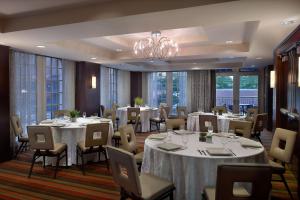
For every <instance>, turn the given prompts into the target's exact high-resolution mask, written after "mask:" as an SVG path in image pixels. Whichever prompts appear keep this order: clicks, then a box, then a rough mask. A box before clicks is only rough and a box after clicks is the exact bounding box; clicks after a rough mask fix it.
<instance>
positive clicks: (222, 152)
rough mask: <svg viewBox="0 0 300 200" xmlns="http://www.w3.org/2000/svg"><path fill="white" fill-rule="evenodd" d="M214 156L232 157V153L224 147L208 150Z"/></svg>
mask: <svg viewBox="0 0 300 200" xmlns="http://www.w3.org/2000/svg"><path fill="white" fill-rule="evenodd" d="M206 150H207V152H208V153H209V155H212V156H232V152H231V151H229V150H228V149H225V148H222V147H210V148H207V149H206Z"/></svg>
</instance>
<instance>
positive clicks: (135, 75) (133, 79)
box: [130, 72, 143, 106]
mask: <svg viewBox="0 0 300 200" xmlns="http://www.w3.org/2000/svg"><path fill="white" fill-rule="evenodd" d="M142 82H143V75H142V72H130V103H131V106H134V98H136V97H142V95H143V93H142Z"/></svg>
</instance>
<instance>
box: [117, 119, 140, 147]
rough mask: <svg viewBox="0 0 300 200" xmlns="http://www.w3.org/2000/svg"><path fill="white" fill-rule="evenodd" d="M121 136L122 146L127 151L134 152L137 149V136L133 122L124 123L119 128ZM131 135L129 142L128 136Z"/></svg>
mask: <svg viewBox="0 0 300 200" xmlns="http://www.w3.org/2000/svg"><path fill="white" fill-rule="evenodd" d="M119 131H120V137H121V144H122V145H121V148H122V149H124V150H125V151H129V152H134V151H136V148H137V147H136V137H135V133H134V129H133V126H132V124H127V125H123V126H121V127H120V128H119ZM127 135H129V136H130V142H128V137H127Z"/></svg>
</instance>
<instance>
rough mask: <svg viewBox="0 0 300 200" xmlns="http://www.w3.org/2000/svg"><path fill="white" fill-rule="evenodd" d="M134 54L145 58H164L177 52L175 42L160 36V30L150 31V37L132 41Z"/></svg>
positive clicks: (173, 55) (177, 48)
mask: <svg viewBox="0 0 300 200" xmlns="http://www.w3.org/2000/svg"><path fill="white" fill-rule="evenodd" d="M133 51H134V54H135V55H137V56H141V57H143V58H146V59H151V60H154V59H158V60H162V59H166V58H170V57H175V56H176V55H177V54H178V52H179V47H178V44H177V42H174V41H173V40H171V39H169V38H168V37H161V33H160V31H154V32H152V33H151V37H147V38H144V39H141V40H138V41H136V42H135V43H134V47H133Z"/></svg>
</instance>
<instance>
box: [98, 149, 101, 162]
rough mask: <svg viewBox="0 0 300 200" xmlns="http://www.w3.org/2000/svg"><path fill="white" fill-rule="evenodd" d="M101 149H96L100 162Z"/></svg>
mask: <svg viewBox="0 0 300 200" xmlns="http://www.w3.org/2000/svg"><path fill="white" fill-rule="evenodd" d="M100 158H101V150H100V149H99V151H98V162H100V161H101V159H100Z"/></svg>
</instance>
